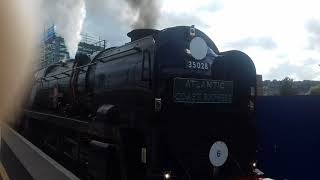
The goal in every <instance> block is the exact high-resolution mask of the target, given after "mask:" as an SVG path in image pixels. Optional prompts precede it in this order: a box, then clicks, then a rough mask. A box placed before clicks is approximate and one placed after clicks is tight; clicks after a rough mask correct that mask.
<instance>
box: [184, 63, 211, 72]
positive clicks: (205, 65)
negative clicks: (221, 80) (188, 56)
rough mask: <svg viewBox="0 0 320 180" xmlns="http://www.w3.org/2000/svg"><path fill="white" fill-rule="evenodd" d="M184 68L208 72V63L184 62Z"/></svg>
mask: <svg viewBox="0 0 320 180" xmlns="http://www.w3.org/2000/svg"><path fill="white" fill-rule="evenodd" d="M186 68H187V69H197V70H205V71H206V70H209V63H207V62H201V61H192V60H187V61H186Z"/></svg>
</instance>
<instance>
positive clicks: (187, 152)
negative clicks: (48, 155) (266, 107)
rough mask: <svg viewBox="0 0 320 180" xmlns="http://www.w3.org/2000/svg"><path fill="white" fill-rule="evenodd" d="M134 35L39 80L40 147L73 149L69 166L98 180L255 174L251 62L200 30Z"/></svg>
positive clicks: (35, 97)
mask: <svg viewBox="0 0 320 180" xmlns="http://www.w3.org/2000/svg"><path fill="white" fill-rule="evenodd" d="M128 36H129V37H130V38H131V42H129V43H126V44H125V45H123V46H120V47H112V48H108V49H106V50H103V51H101V52H97V53H95V54H93V55H91V56H88V55H84V54H77V55H76V57H75V59H71V60H68V61H61V62H60V63H57V64H53V65H51V66H49V67H47V68H44V69H41V70H39V71H37V72H36V74H35V79H36V83H35V85H34V86H33V89H32V92H31V96H30V103H29V108H28V110H26V112H27V113H26V114H28V115H29V116H30V117H31V118H29V121H33V124H36V122H39V121H38V120H39V119H45V121H46V123H44V122H43V121H42V122H41V124H42V125H41V127H40V128H38V129H39V131H40V130H41V129H42V131H45V133H43V135H41V136H38V138H39V137H41V138H42V139H45V140H42V141H41V142H46V143H48V144H50V142H51V145H52V144H53V145H52V146H54V147H55V148H56V149H59V148H58V147H62V148H60V150H61V151H63V149H65V147H66V145H65V143H66V142H70V141H72V143H71V144H73V145H72V146H70V147H71V150H70V151H69V152H70V153H69V155H70V154H71V155H70V158H71V159H74V160H77V162H80V161H81V162H85V164H86V168H87V169H88V172H89V175H88V176H90V178H91V179H123V180H129V179H155V180H156V179H181V180H184V179H188V180H190V179H197V180H199V179H208V180H209V179H232V178H237V177H250V176H251V177H252V176H254V175H255V174H254V172H253V170H254V167H253V164H255V151H256V136H255V126H254V120H255V119H254V118H255V97H256V94H255V90H256V70H255V66H254V64H253V62H252V60H251V59H250V57H249V56H247V55H246V54H245V53H243V52H240V51H227V52H220V51H219V50H218V48H217V47H216V45H215V44H214V42H213V41H212V40H211V39H210V38H209V37H208V36H207V35H206V34H204V33H203V32H202V31H200V30H198V29H196V28H195V27H194V26H191V27H190V26H178V27H172V28H167V29H163V30H153V29H137V30H133V31H131V32H130V33H128ZM43 116H44V118H43ZM41 117H42V118H41ZM37 119H38V120H37ZM49 119H50V120H49ZM71 122H72V123H71ZM77 123H78V124H77ZM79 124H84V126H81V127H82V128H78V129H77V127H78V126H80V125H79ZM28 127H29V128H30V127H31V126H28ZM50 128H54V129H55V130H53V131H54V132H52V130H50ZM44 129H45V130H44ZM79 129H80V130H79ZM36 132H37V131H36ZM49 132H52V133H49ZM80 136H81V137H82V138H78V137H80ZM58 137H59V138H58ZM61 137H62V140H61ZM83 137H85V138H83ZM41 138H40V139H41ZM53 139H60V141H59V142H61V141H62V143H60V146H58V145H56V144H57V143H56V142H57V141H56V140H53ZM70 139H71V140H70ZM52 142H54V143H52ZM58 144H59V143H58ZM61 144H62V145H61ZM69 144H70V143H69ZM54 147H53V148H54ZM84 152H85V153H84ZM81 153H82V154H81ZM61 154H68V153H65V152H64V153H61ZM84 154H85V155H84Z"/></svg>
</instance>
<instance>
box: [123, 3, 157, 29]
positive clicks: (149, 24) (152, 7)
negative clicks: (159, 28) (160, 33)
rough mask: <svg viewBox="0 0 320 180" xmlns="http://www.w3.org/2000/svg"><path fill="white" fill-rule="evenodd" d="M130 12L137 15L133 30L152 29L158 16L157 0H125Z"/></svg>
mask: <svg viewBox="0 0 320 180" xmlns="http://www.w3.org/2000/svg"><path fill="white" fill-rule="evenodd" d="M125 1H126V2H127V3H128V5H129V6H130V8H131V10H133V11H134V12H136V13H137V14H138V18H137V20H136V21H135V22H134V23H133V24H132V27H133V28H135V29H136V28H154V27H155V26H156V25H157V22H158V18H159V15H160V3H159V0H125Z"/></svg>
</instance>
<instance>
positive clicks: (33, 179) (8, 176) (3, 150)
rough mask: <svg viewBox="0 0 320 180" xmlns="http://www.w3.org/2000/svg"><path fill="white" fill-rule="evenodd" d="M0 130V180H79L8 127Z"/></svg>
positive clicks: (2, 126)
mask: <svg viewBox="0 0 320 180" xmlns="http://www.w3.org/2000/svg"><path fill="white" fill-rule="evenodd" d="M0 128H1V129H0V131H1V133H0V134H1V137H0V138H1V143H0V175H1V176H0V180H44V179H46V180H57V179H59V180H80V179H79V178H78V177H76V176H75V175H74V174H72V173H71V172H70V171H68V170H67V169H65V168H64V167H63V166H61V165H60V164H59V163H57V162H56V161H55V160H53V159H52V158H50V157H49V156H47V155H46V154H45V153H43V152H42V151H41V150H40V149H39V148H37V147H35V146H34V145H33V144H32V143H30V142H29V141H28V140H27V139H25V138H24V137H22V136H21V135H20V134H18V133H17V132H15V131H14V130H13V129H12V128H10V127H9V126H8V125H6V124H4V123H1V127H0Z"/></svg>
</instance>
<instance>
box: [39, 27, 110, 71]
mask: <svg viewBox="0 0 320 180" xmlns="http://www.w3.org/2000/svg"><path fill="white" fill-rule="evenodd" d="M106 46H107V41H106V40H103V39H101V37H100V36H93V35H89V34H88V33H83V34H81V41H80V42H79V44H78V50H77V53H83V54H87V55H91V54H93V53H94V52H97V51H102V50H104V49H106ZM63 59H70V55H69V52H68V50H67V47H66V45H65V42H64V38H63V37H62V36H61V35H59V34H58V33H56V32H55V26H54V25H52V26H51V27H49V28H48V29H47V30H45V31H44V33H43V38H42V42H41V45H40V63H39V65H38V67H40V68H44V67H47V66H50V65H52V64H55V63H58V62H59V61H61V60H63Z"/></svg>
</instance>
